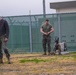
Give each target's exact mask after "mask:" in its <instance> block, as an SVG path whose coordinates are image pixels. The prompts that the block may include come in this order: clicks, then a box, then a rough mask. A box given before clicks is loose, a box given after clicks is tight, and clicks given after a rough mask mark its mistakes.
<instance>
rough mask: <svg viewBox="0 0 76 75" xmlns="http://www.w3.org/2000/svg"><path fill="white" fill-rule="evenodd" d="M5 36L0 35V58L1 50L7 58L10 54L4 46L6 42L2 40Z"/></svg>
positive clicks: (1, 55)
mask: <svg viewBox="0 0 76 75" xmlns="http://www.w3.org/2000/svg"><path fill="white" fill-rule="evenodd" d="M4 39H5V37H4V36H1V37H0V59H2V58H3V52H4V53H5V54H6V57H7V58H9V57H10V54H9V52H8V49H7V47H6V42H5V41H4Z"/></svg>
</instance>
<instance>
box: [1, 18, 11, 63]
mask: <svg viewBox="0 0 76 75" xmlns="http://www.w3.org/2000/svg"><path fill="white" fill-rule="evenodd" d="M8 37H9V26H8V23H7V21H6V20H4V19H3V18H2V17H0V64H1V63H3V53H2V50H4V52H5V54H6V58H7V60H8V64H10V54H9V52H8V49H7V47H6V43H7V41H8Z"/></svg>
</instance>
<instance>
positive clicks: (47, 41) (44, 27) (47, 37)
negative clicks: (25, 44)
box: [41, 24, 52, 54]
mask: <svg viewBox="0 0 76 75" xmlns="http://www.w3.org/2000/svg"><path fill="white" fill-rule="evenodd" d="M41 28H42V30H43V31H44V32H46V33H48V32H49V31H50V30H51V28H52V26H51V25H50V24H48V25H45V24H43V25H42V26H41ZM50 43H51V36H50V34H48V35H44V34H43V39H42V45H43V50H44V53H45V54H46V45H47V46H48V53H50V51H51V46H50Z"/></svg>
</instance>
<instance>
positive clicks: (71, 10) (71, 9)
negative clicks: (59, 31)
mask: <svg viewBox="0 0 76 75" xmlns="http://www.w3.org/2000/svg"><path fill="white" fill-rule="evenodd" d="M56 12H57V13H69V12H76V8H64V9H56Z"/></svg>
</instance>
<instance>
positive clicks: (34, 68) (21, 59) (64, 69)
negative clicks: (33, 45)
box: [0, 52, 76, 75]
mask: <svg viewBox="0 0 76 75" xmlns="http://www.w3.org/2000/svg"><path fill="white" fill-rule="evenodd" d="M3 60H4V64H0V75H76V52H72V53H69V54H65V55H50V56H48V55H45V56H44V55H42V54H40V53H39V54H37V53H33V54H11V62H12V64H7V60H6V57H5V55H4V59H3Z"/></svg>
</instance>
